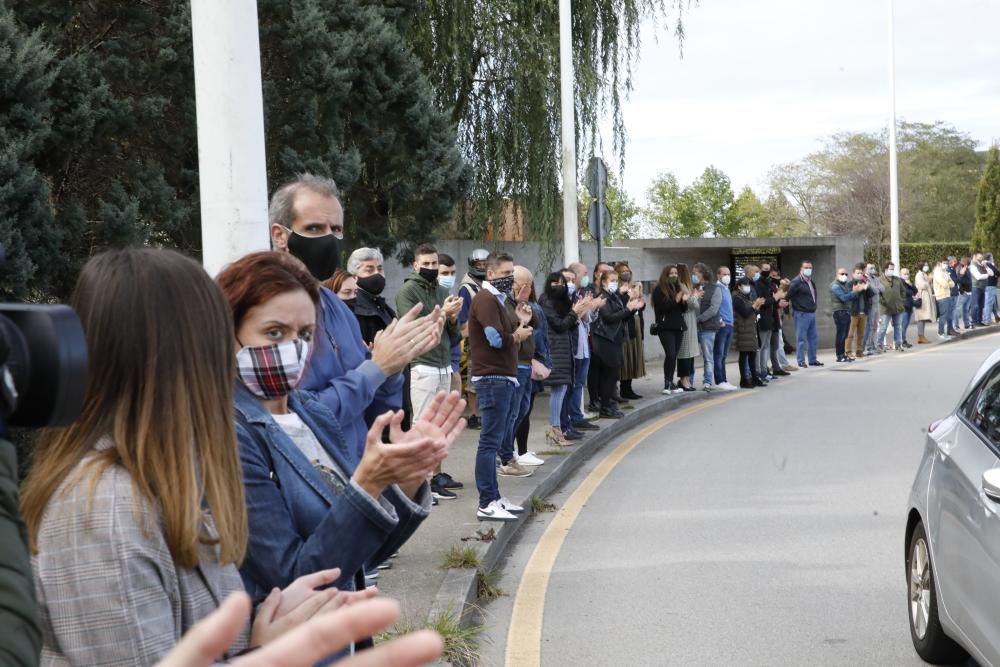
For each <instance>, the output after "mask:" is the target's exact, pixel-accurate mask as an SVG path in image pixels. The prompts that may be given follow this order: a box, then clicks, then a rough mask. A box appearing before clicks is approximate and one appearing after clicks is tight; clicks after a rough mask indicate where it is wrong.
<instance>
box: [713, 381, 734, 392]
mask: <svg viewBox="0 0 1000 667" xmlns="http://www.w3.org/2000/svg"><path fill="white" fill-rule="evenodd" d="M715 386H716V387H718V388H719V389H721V390H722V391H737V390H738V389H739V387H737V386H736V385H733V384H729V383H728V382H720V383H719V384H717V385H715Z"/></svg>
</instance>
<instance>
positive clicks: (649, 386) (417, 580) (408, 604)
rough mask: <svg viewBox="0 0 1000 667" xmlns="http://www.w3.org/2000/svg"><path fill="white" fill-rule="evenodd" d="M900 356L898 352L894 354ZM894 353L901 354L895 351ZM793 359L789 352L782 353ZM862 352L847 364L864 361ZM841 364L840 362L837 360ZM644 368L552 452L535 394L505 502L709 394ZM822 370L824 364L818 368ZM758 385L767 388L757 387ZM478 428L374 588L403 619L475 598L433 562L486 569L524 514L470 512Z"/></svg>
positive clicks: (524, 497) (469, 577) (830, 355)
mask: <svg viewBox="0 0 1000 667" xmlns="http://www.w3.org/2000/svg"><path fill="white" fill-rule="evenodd" d="M998 331H1000V327H997V326H992V327H983V328H980V329H977V330H975V331H973V332H972V333H967V334H964V335H963V336H961V337H956V338H953V339H952V340H951V341H949V342H959V341H961V340H962V339H965V338H968V337H970V336H978V335H984V334H989V333H996V332H998ZM909 333H910V335H909V340H910V342H911V343H913V350H914V351H916V350H917V349H923V348H926V347H927V346H926V345H920V346H918V345H917V344H916V327H915V326H912V327H911V329H910V332H909ZM928 337H929V338H930V340H931V343H932V344H935V343H938V342H939V341H938V340H937V329H936V326H935V327H933V330H932V327H930V326H928ZM894 354H898V353H894V352H888V353H886V354H885V355H878V356H876V357H874V358H883V357H885V356H892V355H894ZM902 355H905V353H902ZM902 355H901V356H902ZM819 356H820V360H821V361H822V362H823V363H824V364H825V365H826V369H829V368H831V367H840V366H841V365H839V364H837V363H836V362H835V356H834V351H833V350H829V349H828V350H821V351H820V355H819ZM790 357H791V361H792V363H793V364H794V359H795V357H794V354H792V355H790ZM866 361H867V359H865V360H859V361H858V362H855V364H853V365H854V366H857V365H858V364H865V363H866ZM695 362H696V379H697V382H698V386H699V387H700V382H701V362H702V360H701V358H700V357H699V358H697V359H696V360H695ZM845 367H846V366H845ZM646 369H647V372H648V373H649V375H647V377H646V378H645V379H643V380H637V381H635V382H634V383H633V388H634V390H635V391H636V392H637V393H638V394H640V395H641V396H643V397H644V398H643V400H641V401H633V402H632V403H631V404H632V405H633V406H634V409H632V410H627V411H626V417H625V419H622V420H619V421H614V420H606V419H602V420H599V421H597V422H596V423H597V424H598V425H599V426H600V427H601V431H596V432H591V433H589V434H588V437H587V438H586V439H584V440H582V441H579V442H578V443H576V444H574V445H573V446H571V447H568V448H566V449H565V450H562V451H561V452H560V453H558V454H552V453H550V452H552V451H553V450H555V449H556V448H554V447H552V446H549V445H546V444H545V443H544V440H543V433H544V431H545V428H546V427H547V426H548V423H547V422H548V398H549V397H548V394H547V393H546V394H543V395H539V396H538V397H537V399H536V401H535V408H534V410H533V412H532V422H531V435H530V437H529V442H528V449H529V450H532V451H535V452H536V453H538V454H539V455H540V456H541V457H542V458H543V459H545V460H546V463H545V465H542V466H539V467H537V468H535V474H533V475H532V476H531V477H526V478H510V477H500V478H499V480H500V488H501V492H502V493H503V494H504V495H505V496H507V497H509V498H510V499H511V500H512V501H513V502H516V503H520V504H522V505H525V506H528V505H530V500H531V497H532V496H539V497H541V498H544V497H545V496H547V495H548V494H550V493H551V492H552V491H553V490H554V489H555V488H556V487H558V486H559V485H560V484H561V483H562V482H563V481H564V480H565V479H567V478H568V477H569V476H570V474H571V473H572V472H573V471H574V470H575V469H576V468H577V467H578V466H579V465H580V464H581V463H582V462H583V461H584V460H585V459H586V458H588V457H590V456H592V455H593V454H595V453H597V452H598V451H600V449H601V448H603V447H604V446H605V445H607V444H608V443H609V442H611V441H612V440H614V439H615V438H618V437H620V436H621V435H623V434H625V433H627V432H628V431H630V430H632V429H634V428H635V427H636V426H638V425H640V424H641V423H643V422H644V421H647V420H649V419H653V418H656V417H659V416H662V415H663V414H664V413H666V412H668V411H670V410H673V409H676V408H677V407H679V406H681V405H686V404H690V403H692V402H694V401H701V400H705V399H707V398H710V397H711V396H712V395H713V394H708V393H706V392H704V391H700V390H699V391H697V392H690V393H686V394H675V395H670V396H663V395H661V394H660V390H661V389H662V370H661V364H660V362H658V361H655V360H654V361H651V362H649V363H647V367H646ZM826 369H824V370H826ZM810 372H813V371H811V370H808V369H807V370H800V371H798V372H797V373H793V374H792V375H791V376H790V377H787V378H781V379H779V380H776V381H775V382H781V383H787V382H794V381H795V378H796V376H797V375H799V374H801V373H810ZM727 375H728V378H729V381H730V382H732V383H733V384H738V382H739V371H738V368H737V365H736V362H735V358H731V359H730V362H729V364H728V365H727ZM762 391H767V390H766V389H763V390H762ZM478 438H479V431H475V430H471V429H469V430H467V431H466V432H465V433H463V434H462V436H461V437H460V438H459V440H458V441H457V442H456V443H455V445H454V447H453V448H452V452H451V454H450V455H449V458H448V460H447V461H446V462H445V468H444V469H445V471H447V472H449V473H450V474H451V475H452V476H453V477H454V478H455V479H457V480H459V481H461V482H463V483H464V484H465V488H464V489H462V490H459V491H458V498H456V499H454V500H442V501H441V502H440V504H439V505H438V506H437V507H435V508H434V511H433V512H432V514H431V516H430V517H428V519H427V520H426V521H425V522H424V524H423V525H422V526H421V528H420V529H419V530H418V531H417V532H416V534H415V535H414V536H413V537H412V538H410V541H409V542H407V543H406V545H404V547H403V548H402V550H401V552H400V555H399V557H398V558H396V559H394V560H393V561H392V563H393V567H392V569H390V570H385V571H383V572H382V574H381V577H380V580H379V584H378V585H379V589H380V591H381V593H382V594H383V595H386V596H389V597H393V598H396V599H398V600H399V601H400V602H401V604H402V605H403V616H402V619H401V620H402V622H403V623H404V624H406V625H415V626H419V625H423V624H424V623H425V621H426V620H428V619H433V618H437V617H438V616H439V615H441V614H443V613H458V612H460V613H463V614H464V613H465V612H466V609H465V607H464V606H463V603H465V602H475V593H476V586H475V571H474V570H445V569H442V567H441V565H442V562H443V559H444V557H445V555H446V554H447V553H448V551H449V550H450V549H451V548H452V547H455V546H457V547H464V546H472V547H473V548H474V549H475V550H476V552H477V554H478V556H479V558H480V559H481V562H482V563H483V566H484V567H485V568H486V569H490V568H492V567H493V566H494V565H495V564H496V563H497V561H499V560H500V558H501V557H502V556H503V552H504V550H505V547H506V544H507V543H508V542H509V541H510V539H511V538H512V537H513V536H514V535H515V534H516V533H517V531H518V530H519V528H520V526H521V525H522V524H523V523H524V521H525V520H530V513H526V515H525V516H524V518H522V520H521V521H518V522H511V523H507V524H504V523H500V522H480V521H479V520H478V519H477V517H476V506H477V500H478V494H477V492H476V488H475V479H474V477H473V469H474V465H475V454H476V446H477V442H478ZM490 528H493V529H494V533H495V539H493V540H491V541H486V542H484V541H482V540H480V539H477V533H479V534H482V533H483V532H486V531H488V530H489V529H490Z"/></svg>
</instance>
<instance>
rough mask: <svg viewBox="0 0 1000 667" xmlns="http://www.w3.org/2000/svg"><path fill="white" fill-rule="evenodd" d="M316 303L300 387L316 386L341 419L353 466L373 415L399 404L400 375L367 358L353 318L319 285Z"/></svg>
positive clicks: (356, 321) (316, 389)
mask: <svg viewBox="0 0 1000 667" xmlns="http://www.w3.org/2000/svg"><path fill="white" fill-rule="evenodd" d="M320 305H321V306H322V310H321V313H320V321H319V327H318V328H317V331H316V337H315V341H314V343H313V352H312V356H311V357H310V358H309V366H308V367H307V368H306V375H305V377H304V378H302V382H301V384H300V385H299V389H305V390H307V391H313V392H317V394H318V396H319V399H320V400H321V401H322V402H323V405H325V406H326V407H327V408H329V409H330V411H331V412H333V414H334V416H335V417H336V419H337V421H338V422H340V425H341V428H342V429H343V431H344V437H345V438H346V440H347V447H348V451H349V452H350V455H351V459H350V460H351V462H352V465H351V469H352V470H353V469H354V466H356V465H357V464H358V461H360V460H361V454H362V453H363V452H364V451H365V435H366V434H367V433H368V427H369V426H371V423H372V422H373V421H374V420H375V417H377V416H378V415H380V414H383V413H385V412H387V411H389V410H399V409H400V408H401V407H402V406H403V375H402V373H398V374H396V375H393V376H392V377H388V378H387V377H386V376H385V373H383V372H382V369H381V368H379V366H378V364H376V363H375V362H374V361H372V360H371V358H372V355H371V353H369V352H368V347H367V346H366V345H365V342H364V340H363V339H362V338H361V327H360V326H359V325H358V320H357V319H356V318H355V317H354V313H352V312H351V309H350V308H348V307H347V305H345V304H344V302H343V301H341V300H340V299H339V298H338V297H337V295H336V294H334V293H333V292H331V291H330V290H328V289H327V288H325V287H320Z"/></svg>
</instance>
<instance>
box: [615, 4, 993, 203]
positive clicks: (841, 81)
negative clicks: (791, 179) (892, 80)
mask: <svg viewBox="0 0 1000 667" xmlns="http://www.w3.org/2000/svg"><path fill="white" fill-rule="evenodd" d="M998 27H1000V0H948V1H947V2H940V1H933V2H932V1H931V0H896V111H897V116H898V118H899V119H901V120H908V121H926V122H932V121H935V120H943V121H947V122H949V123H951V124H953V125H955V126H956V127H957V128H958V129H959V130H961V131H964V132H967V133H969V134H970V135H971V136H972V137H973V138H974V139H975V140H976V141H977V142H979V144H980V145H981V146H986V145H988V144H989V143H991V142H992V141H995V140H997V139H1000V39H998V37H997V29H998ZM685 28H686V30H687V40H686V42H685V44H684V56H683V59H681V58H680V56H679V54H678V50H677V42H676V40H675V39H674V38H673V36H672V35H669V34H667V28H665V27H660V28H659V30H656V29H654V27H653V26H652V25H649V26H647V27H646V30H645V32H644V42H643V46H642V50H641V56H640V58H641V60H640V62H639V64H638V66H637V67H636V69H635V72H634V73H635V77H634V84H635V90H634V91H633V93H632V96H631V98H630V100H629V101H627V102H626V103H625V107H624V114H625V123H626V126H627V128H628V132H629V142H628V146H627V153H626V170H625V180H624V185H625V189H626V190H627V191H628V192H629V193H630V194H632V196H633V197H635V198H636V199H638V200H639V201H640V202H644V201H645V191H646V188H647V187H648V186H649V183H650V181H651V180H652V179H653V178H654V177H655V176H656V174H657V173H659V172H660V171H664V170H670V171H673V172H674V173H675V174H676V175H677V177H678V178H679V179H680V181H681V183H682V184H687V183H688V182H690V181H691V180H693V179H694V178H696V177H697V176H698V175H699V174H700V173H701V172H702V170H703V169H704V168H705V167H706V166H707V165H709V164H714V165H715V166H717V167H719V168H721V169H722V170H723V171H725V172H726V173H727V174H728V175H729V177H730V178H731V179H732V181H733V187H734V190H736V191H738V190H739V189H740V188H741V187H742V186H743V185H750V186H751V187H753V188H754V189H755V190H758V191H759V192H761V191H763V190H764V189H765V187H764V186H765V180H766V179H765V176H766V173H767V171H768V169H769V168H770V167H771V166H772V165H774V164H777V163H780V162H788V161H792V160H797V159H799V158H801V157H803V156H805V155H807V154H808V153H810V152H812V151H815V150H817V149H818V148H820V147H821V146H822V142H821V140H822V138H823V137H826V136H829V135H830V134H833V133H834V132H838V131H844V130H852V131H868V130H875V129H878V128H880V127H886V126H887V124H888V113H889V94H888V90H889V88H888V5H887V0H701V2H700V4H699V6H697V7H693V8H692V9H691V10H690V11H689V12H688V14H687V16H686V19H685ZM657 32H659V33H661V34H660V35H659V37H657ZM606 143H607V145H610V142H606ZM608 152H609V153H610V150H609V151H608ZM607 157H609V158H610V157H611V156H610V155H607Z"/></svg>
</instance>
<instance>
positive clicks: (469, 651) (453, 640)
mask: <svg viewBox="0 0 1000 667" xmlns="http://www.w3.org/2000/svg"><path fill="white" fill-rule="evenodd" d="M425 629H426V630H434V631H435V632H437V633H438V634H439V635H441V637H443V638H444V653H443V654H442V656H441V658H442V660H444V661H445V662H448V663H451V664H452V665H455V666H456V667H480V666H481V665H483V664H484V663H483V657H482V655H480V653H479V648H480V644H481V642H482V641H483V631H484V630H485V629H486V628H485V626H483V625H469V626H464V627H463V625H462V619H461V617H460V615H459V614H458V612H456V611H455V610H454V609H453V608H452V607H451V606H449V607H448V609H447V610H446V611H444V612H442V613H441V614H439V615H438V616H437V617H436V618H429V619H427V622H426V623H424V624H422V625H417V624H414V623H408V622H404V621H400V622H399V623H397V624H396V625H395V626H393V627H392V628H391V629H390V630H388V631H386V632H382V633H380V634H379V635H378V636H376V637H375V643H376V645H377V644H382V643H384V642H387V641H389V640H390V639H395V638H396V637H401V636H402V635H406V634H409V633H411V632H416V631H417V630H425Z"/></svg>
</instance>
